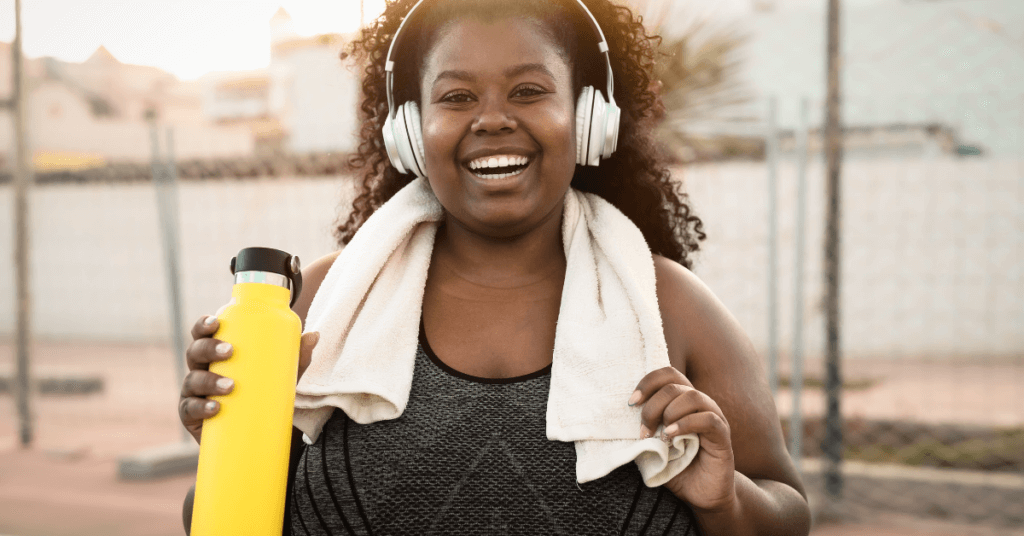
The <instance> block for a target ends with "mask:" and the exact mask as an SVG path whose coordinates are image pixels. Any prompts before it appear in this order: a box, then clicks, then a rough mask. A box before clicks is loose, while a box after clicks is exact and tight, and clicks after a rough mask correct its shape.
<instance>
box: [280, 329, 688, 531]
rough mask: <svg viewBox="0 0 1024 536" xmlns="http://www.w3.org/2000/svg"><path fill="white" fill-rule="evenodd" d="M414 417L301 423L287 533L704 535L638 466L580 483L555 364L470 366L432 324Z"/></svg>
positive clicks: (415, 390)
mask: <svg viewBox="0 0 1024 536" xmlns="http://www.w3.org/2000/svg"><path fill="white" fill-rule="evenodd" d="M416 354H417V355H416V362H415V369H414V372H413V380H412V390H411V392H410V395H409V403H408V405H407V407H406V409H405V411H404V412H403V413H402V416H401V417H399V418H397V419H394V420H389V421H379V422H375V423H371V424H366V425H361V424H357V423H355V422H353V421H352V420H351V419H349V418H348V416H347V415H346V414H345V413H344V412H343V411H341V410H335V411H334V413H333V414H332V416H331V418H330V419H329V420H328V421H327V423H326V424H325V425H324V428H323V432H322V433H321V434H320V436H319V437H318V438H317V441H316V443H314V444H312V445H308V446H307V445H305V443H303V442H302V441H301V434H300V433H299V432H298V430H297V429H293V441H292V458H291V463H290V464H289V467H290V471H289V472H290V475H289V483H288V488H289V489H288V504H287V505H286V512H285V523H284V525H285V526H284V534H285V535H289V536H290V535H294V536H328V535H360V536H362V535H367V536H369V535H377V536H384V535H392V536H401V535H417V536H421V535H422V536H430V535H462V534H466V535H491V534H522V535H538V534H544V535H549V534H563V535H575V534H600V535H606V534H607V535H626V534H629V535H643V534H647V535H690V534H698V532H697V530H696V525H695V523H694V521H693V514H692V512H691V510H690V508H689V507H688V506H687V505H686V504H685V503H683V502H682V501H680V500H679V499H678V498H677V497H676V496H675V495H673V494H672V493H671V492H669V491H668V490H666V489H664V488H661V487H658V488H653V489H652V488H648V487H647V486H645V485H644V483H643V480H642V478H641V476H640V472H639V470H638V469H637V467H636V464H634V463H629V464H626V465H624V466H622V467H619V468H617V469H616V470H614V471H612V472H611V473H610V474H608V475H606V476H605V477H603V478H601V479H598V480H595V481H592V482H588V483H586V484H579V485H577V483H576V450H575V446H574V445H573V443H571V442H561V441H551V440H549V439H548V438H547V437H546V432H545V416H546V413H547V399H548V389H549V386H550V380H551V367H550V365H549V366H548V367H546V368H544V369H542V370H540V371H537V372H534V373H532V374H528V375H525V376H519V377H516V378H502V379H490V378H479V377H475V376H469V375H467V374H463V373H461V372H458V371H456V370H454V369H452V368H451V367H448V366H447V365H445V364H444V363H443V362H442V361H441V360H440V359H438V358H437V356H436V355H434V353H433V352H432V351H431V349H430V345H429V344H428V343H427V341H426V337H425V335H424V333H423V328H422V325H421V327H420V344H419V348H418V350H417V353H416Z"/></svg>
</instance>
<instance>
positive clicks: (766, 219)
mask: <svg viewBox="0 0 1024 536" xmlns="http://www.w3.org/2000/svg"><path fill="white" fill-rule="evenodd" d="M777 102H778V103H779V106H778V108H779V109H780V110H781V113H778V114H777V116H778V124H776V125H771V124H768V123H767V122H765V123H760V124H757V125H754V126H752V127H750V129H749V130H751V131H752V132H756V131H757V130H760V131H761V132H762V134H761V136H760V137H758V136H757V135H756V134H754V135H752V136H751V139H752V140H754V141H760V142H761V147H763V148H764V150H765V151H766V152H768V153H769V154H767V156H766V158H765V159H764V160H763V161H753V162H707V163H695V164H693V165H690V166H686V167H684V168H680V169H679V170H677V176H679V177H681V178H682V180H683V182H684V183H685V187H686V190H687V191H688V192H689V194H690V196H691V198H692V200H693V203H694V205H695V209H696V210H697V212H698V214H699V215H701V217H702V218H704V221H705V225H706V228H707V231H708V236H709V238H708V241H707V243H706V245H705V247H704V252H703V253H702V254H701V255H700V257H699V260H698V262H697V264H696V266H695V272H696V273H697V274H698V275H699V276H700V277H701V278H702V279H703V280H704V281H705V282H707V284H708V285H709V286H710V287H711V289H712V290H713V291H714V292H715V293H716V294H717V295H718V296H719V298H721V299H722V301H723V302H724V303H725V305H726V306H727V307H728V309H729V310H730V311H731V312H732V313H733V314H734V315H735V316H736V317H737V319H738V320H739V322H740V323H741V324H742V325H743V326H744V328H745V330H746V332H747V333H748V334H749V335H750V337H751V339H752V340H753V342H754V343H755V346H756V347H758V348H759V349H760V350H761V351H762V352H761V353H762V355H764V356H765V359H766V362H765V365H766V368H767V369H768V370H769V371H771V370H773V369H774V370H777V371H778V384H779V387H778V392H777V398H776V402H777V406H778V408H779V414H780V416H781V417H782V419H783V425H784V428H785V429H786V433H787V436H788V437H789V441H790V445H791V447H792V446H793V445H794V443H793V440H794V438H793V433H792V430H793V429H795V428H794V426H796V427H799V429H801V431H802V434H801V438H802V441H801V442H800V445H801V446H802V449H801V450H802V456H803V460H802V468H803V471H804V475H805V477H806V479H807V481H808V482H809V484H810V485H811V486H812V489H813V488H816V491H817V493H818V494H819V495H820V494H822V493H823V490H822V489H821V487H820V486H821V485H822V480H821V473H822V471H823V463H822V456H823V455H822V442H823V439H824V436H825V427H826V422H825V414H826V412H825V408H826V401H827V395H828V393H827V392H826V391H825V390H824V373H825V368H824V363H823V360H824V354H825V329H824V311H823V298H824V293H825V289H824V275H823V265H824V257H823V255H824V247H823V241H824V224H825V214H824V211H825V201H826V200H825V191H824V181H825V169H824V156H823V154H822V152H821V151H822V144H821V138H820V132H821V129H820V128H819V125H820V124H821V118H822V116H823V103H821V102H813V101H811V102H808V103H807V104H806V105H805V106H807V109H808V110H809V111H810V114H809V121H807V123H806V124H807V125H808V126H807V127H806V128H801V126H800V125H801V121H800V118H799V115H800V114H799V110H800V99H789V100H788V101H787V100H786V99H782V98H780V99H778V100H777ZM759 104H760V105H761V107H762V110H763V111H764V112H763V117H766V118H767V117H770V115H771V114H770V113H769V111H768V110H769V109H770V104H769V103H768V102H762V103H759ZM995 104H998V106H995ZM894 108H895V109H897V110H898V113H897V114H892V113H891V111H892V110H893V109H894ZM986 110H987V112H986ZM1022 111H1024V95H1000V94H995V95H977V94H968V95H937V96H934V97H931V98H929V97H922V96H920V95H914V96H894V97H893V98H892V99H891V100H889V99H883V98H880V97H878V96H872V97H869V98H858V97H856V96H852V97H849V98H847V99H845V103H844V110H843V115H844V118H845V119H844V120H845V122H846V125H845V130H844V132H845V134H844V136H845V142H844V160H843V172H842V187H841V198H840V204H841V207H842V208H841V214H842V216H841V217H842V222H841V232H840V246H839V251H840V263H841V264H840V266H841V270H840V326H841V328H840V345H841V348H842V350H841V356H842V364H841V368H842V376H843V382H842V388H841V390H840V392H838V393H836V396H837V397H838V398H839V401H840V409H841V412H842V415H843V422H842V423H841V426H842V431H843V433H842V437H843V458H844V463H843V466H842V467H843V469H842V470H843V476H844V479H843V481H844V486H843V488H842V492H841V501H842V502H841V504H840V506H841V508H843V509H845V511H846V512H847V513H850V514H857V513H859V514H862V515H864V516H867V515H869V513H872V512H877V511H878V510H885V511H891V512H900V513H905V514H911V515H916V516H923V517H929V518H941V519H947V520H955V521H964V522H971V523H981V524H988V525H995V526H1000V527H1015V528H1021V527H1024V392H1022V390H1021V386H1024V233H1022V231H1024V146H1022V143H1021V142H1022V141H1024V138H1022V136H1021V133H1022V132H1024V128H1022V127H1024V120H1022V119H1024V115H1022ZM883 112H884V113H883ZM771 132H774V133H775V138H776V141H775V143H772V142H771V139H770V134H769V133H771ZM801 135H803V140H806V141H805V142H802V141H801ZM773 147H774V148H775V149H773ZM773 151H774V153H775V154H771V153H772V152H773ZM804 151H806V152H804ZM801 153H803V154H806V160H805V162H804V163H801V162H800V158H799V155H800V154H801ZM801 165H803V166H804V169H805V177H806V191H805V192H804V196H805V199H806V207H805V209H804V210H805V214H806V216H805V219H804V222H805V223H804V227H803V235H804V238H803V240H804V245H803V253H802V255H801V256H800V257H798V256H797V251H798V245H797V243H796V241H797V240H798V236H799V232H798V227H797V226H798V221H799V216H798V214H799V204H798V200H799V197H800V191H799V182H800V181H799V177H800V173H801ZM773 169H774V171H773ZM772 177H774V178H775V189H776V194H775V195H776V199H777V200H776V203H775V205H776V210H775V212H774V213H772V212H771V210H770V209H771V206H772V203H771V202H770V197H771V192H770V188H771V185H772V180H771V178H772ZM773 219H774V220H775V222H776V223H775V225H776V226H777V229H778V231H777V233H776V236H775V237H774V239H773V237H772V235H771V227H772V225H771V221H772V220H773ZM773 256H774V258H775V259H776V260H775V262H776V263H777V271H776V276H775V278H774V280H772V279H769V278H768V277H766V275H765V274H768V273H770V271H771V263H772V257H773ZM798 266H802V275H801V276H800V279H799V280H797V279H796V277H797V268H798ZM797 285H800V287H799V289H798V287H797ZM772 286H775V289H774V290H772V288H771V287H772ZM798 290H800V291H801V293H798V292H797V291H798ZM773 294H774V295H776V296H778V299H777V301H776V302H775V305H774V307H773V306H772V303H771V296H772V295H773ZM800 294H802V296H801V295H800ZM796 300H799V301H796ZM797 308H800V310H799V311H798V310H797ZM797 313H799V315H798V314H797ZM796 319H799V322H800V326H799V327H800V329H799V330H798V329H796V328H797V326H796V325H795V322H797V321H798V320H796ZM773 325H774V326H776V328H775V329H776V330H777V331H776V335H775V337H774V340H775V341H777V343H776V344H777V346H776V348H775V350H774V351H773V349H772V341H773V337H772V336H771V329H772V326H773ZM797 337H799V341H800V343H801V345H802V358H803V360H802V367H800V366H799V365H800V364H797V363H794V350H798V348H797V344H796V338H797ZM772 355H777V356H778V360H777V362H776V363H773V362H772V361H771V358H770V356H772ZM794 365H797V366H794ZM800 368H802V369H803V370H802V372H800V373H798V374H800V376H802V378H800V377H794V376H793V371H794V369H796V370H800ZM794 387H801V388H802V389H794ZM795 396H797V397H799V399H798V401H799V406H797V407H798V415H797V417H798V418H799V419H800V421H802V422H795V424H794V419H793V417H791V415H792V411H793V406H794V402H795V401H796V400H795V398H794V397H795ZM791 450H793V449H792V448H791Z"/></svg>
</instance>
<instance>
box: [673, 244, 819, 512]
mask: <svg viewBox="0 0 1024 536" xmlns="http://www.w3.org/2000/svg"><path fill="white" fill-rule="evenodd" d="M654 272H655V276H656V277H657V291H658V306H659V308H660V309H661V318H662V324H663V326H664V329H665V339H666V342H668V346H669V357H670V359H671V361H672V366H673V367H675V368H676V369H678V370H679V371H681V372H682V373H683V374H685V375H686V377H687V378H688V379H689V380H690V381H691V382H692V383H693V386H694V387H695V388H696V389H697V390H699V391H701V392H703V393H704V394H706V395H708V396H709V397H711V399H712V400H714V401H715V402H716V403H717V404H718V406H719V407H720V408H721V409H722V413H724V414H725V417H726V420H727V421H728V422H729V427H730V429H731V431H732V445H733V452H734V453H735V459H736V469H737V470H739V471H740V472H741V473H743V474H745V475H747V476H749V477H751V478H769V479H772V480H776V481H778V482H784V483H786V484H789V485H791V486H793V487H794V488H795V489H797V490H798V491H800V492H801V493H803V486H802V484H801V483H800V478H799V476H798V475H797V473H796V470H795V468H794V467H793V464H792V461H791V460H790V459H789V455H788V453H787V452H786V445H785V442H784V439H783V435H782V427H781V426H780V424H779V416H778V412H777V411H776V409H775V401H774V400H773V399H772V395H771V391H770V390H769V388H768V381H767V378H766V374H765V371H764V367H763V366H762V364H761V361H760V358H759V357H758V355H757V351H756V350H755V349H754V346H753V344H752V343H751V342H750V338H749V337H748V336H747V334H746V333H745V332H744V331H743V328H742V327H741V326H740V324H739V322H737V321H736V318H735V317H734V316H733V315H732V314H731V313H729V311H728V309H726V307H725V305H724V304H722V302H721V301H720V300H719V299H718V298H717V297H716V296H715V295H714V293H713V292H711V289H710V288H708V286H707V285H705V284H704V282H703V281H701V280H700V279H699V278H698V277H697V276H696V275H694V273H693V272H691V271H690V270H688V269H686V268H685V267H684V266H682V265H681V264H679V263H677V262H674V261H672V260H669V259H666V258H665V257H661V256H658V255H655V256H654ZM674 354H675V355H674ZM680 354H681V355H680Z"/></svg>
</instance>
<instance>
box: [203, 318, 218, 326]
mask: <svg viewBox="0 0 1024 536" xmlns="http://www.w3.org/2000/svg"><path fill="white" fill-rule="evenodd" d="M216 321H217V317H216V316H208V317H206V320H203V325H205V326H207V327H209V326H212V325H213V323H214V322H216Z"/></svg>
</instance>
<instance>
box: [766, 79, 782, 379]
mask: <svg viewBox="0 0 1024 536" xmlns="http://www.w3.org/2000/svg"><path fill="white" fill-rule="evenodd" d="M776 107H777V103H776V98H775V96H774V95H772V96H771V97H769V98H768V137H767V139H766V140H765V157H766V160H767V163H768V385H769V386H770V387H771V390H772V396H773V397H774V396H775V395H776V394H777V393H778V390H779V340H778V317H777V316H776V314H775V312H776V311H777V310H778V288H777V284H776V283H777V280H778V276H777V273H776V272H777V271H778V264H779V261H778V251H777V248H776V243H777V242H778V236H777V235H778V226H777V225H776V221H777V220H778V214H777V212H778V208H777V202H778V199H777V197H778V192H777V190H778V180H777V179H778V176H777V175H778V162H779V158H778V153H779V143H778V125H777V124H776V118H775V114H776Z"/></svg>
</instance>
